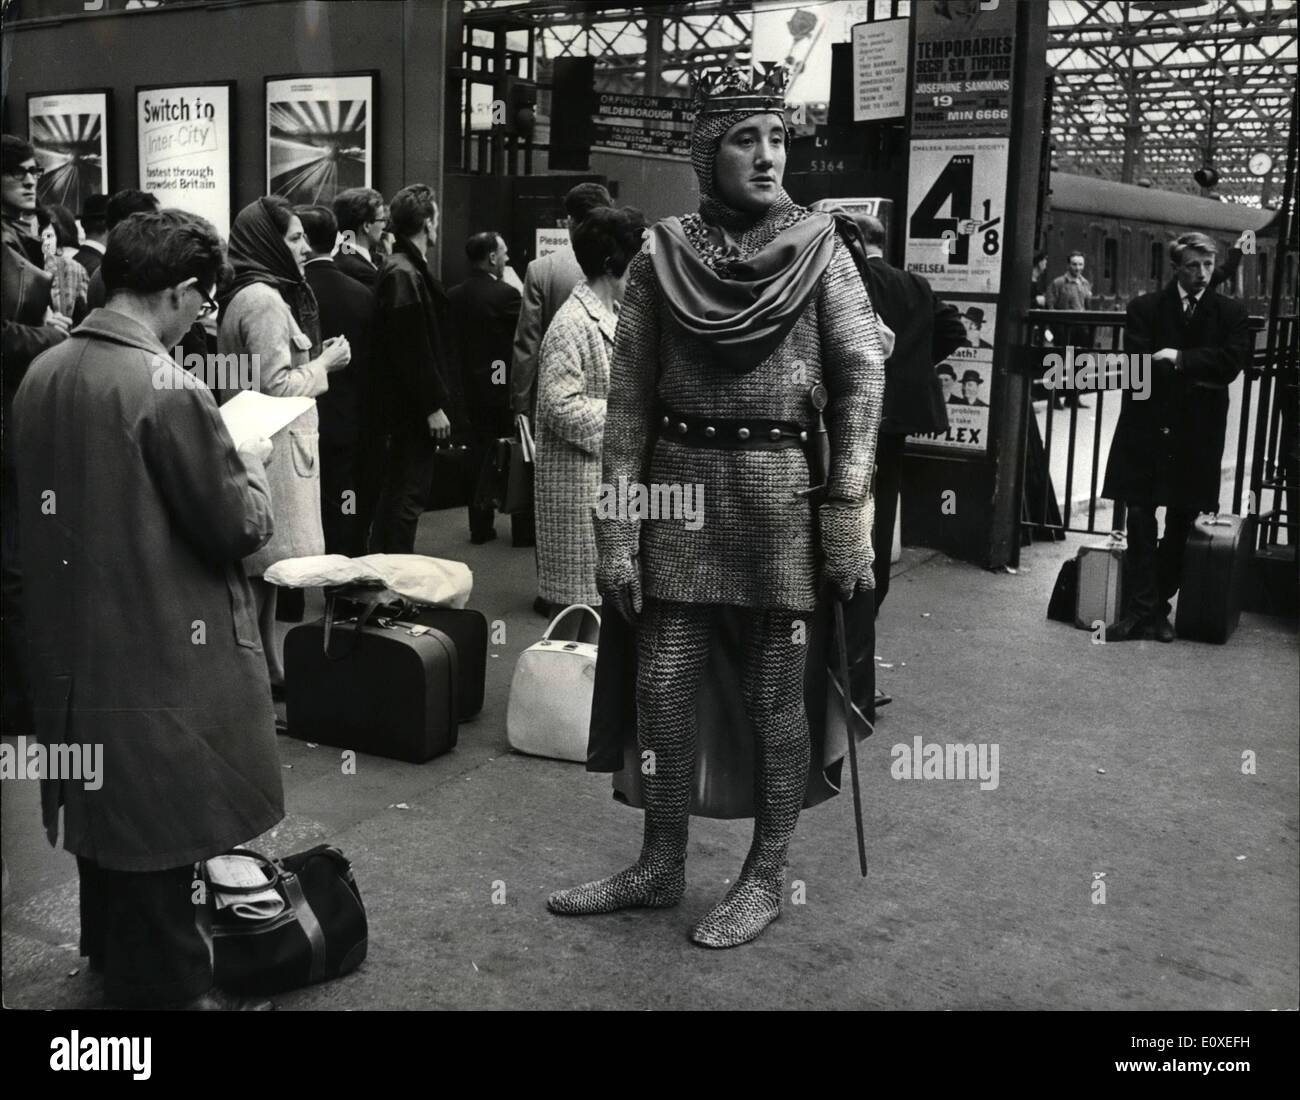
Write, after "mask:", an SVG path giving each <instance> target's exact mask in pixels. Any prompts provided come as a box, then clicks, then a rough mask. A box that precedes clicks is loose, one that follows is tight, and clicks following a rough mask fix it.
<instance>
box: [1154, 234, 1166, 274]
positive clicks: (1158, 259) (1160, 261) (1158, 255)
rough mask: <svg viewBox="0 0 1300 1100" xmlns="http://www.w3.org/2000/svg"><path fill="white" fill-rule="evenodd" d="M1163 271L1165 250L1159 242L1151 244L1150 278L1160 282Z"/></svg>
mask: <svg viewBox="0 0 1300 1100" xmlns="http://www.w3.org/2000/svg"><path fill="white" fill-rule="evenodd" d="M1164 270H1165V249H1164V245H1162V244H1161V243H1160V242H1159V241H1152V242H1151V278H1153V279H1154V280H1155V281H1156V282H1159V281H1160V278H1161V276H1162V275H1164Z"/></svg>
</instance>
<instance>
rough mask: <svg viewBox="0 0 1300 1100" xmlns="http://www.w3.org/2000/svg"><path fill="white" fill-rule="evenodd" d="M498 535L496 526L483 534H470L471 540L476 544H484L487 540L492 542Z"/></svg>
mask: <svg viewBox="0 0 1300 1100" xmlns="http://www.w3.org/2000/svg"><path fill="white" fill-rule="evenodd" d="M496 537H497V532H496V528H495V527H494V528H493V529H492V530H491V531H485V532H484V533H483V534H481V535H470V537H469V541H470V542H472V543H473V544H474V545H475V546H482V545H483V544H484V543H485V542H491V541H492V540H493V539H494V538H496Z"/></svg>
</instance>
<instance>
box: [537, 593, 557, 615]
mask: <svg viewBox="0 0 1300 1100" xmlns="http://www.w3.org/2000/svg"><path fill="white" fill-rule="evenodd" d="M533 610H534V611H536V612H537V614H539V615H540V616H541V617H542V618H543V619H550V618H553V617H554V616H552V615H551V605H550V604H549V603H547V602H546V601H545V600H544V599H542V597H541V596H538V597H537V599H535V600H534V601H533Z"/></svg>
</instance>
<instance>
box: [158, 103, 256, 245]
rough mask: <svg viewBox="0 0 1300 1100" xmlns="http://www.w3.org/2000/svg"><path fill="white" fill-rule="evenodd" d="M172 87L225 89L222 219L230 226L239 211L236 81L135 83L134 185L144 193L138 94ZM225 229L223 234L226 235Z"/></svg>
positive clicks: (227, 233)
mask: <svg viewBox="0 0 1300 1100" xmlns="http://www.w3.org/2000/svg"><path fill="white" fill-rule="evenodd" d="M173 88H225V89H226V111H227V113H228V115H229V117H228V118H227V120H226V131H227V132H226V177H227V179H228V180H229V183H230V190H229V195H230V202H229V207H230V208H229V209H228V210H227V211H226V219H227V222H228V223H229V224H230V225H233V224H234V222H235V211H236V210H237V209H238V208H239V200H238V199H237V198H236V196H235V165H236V164H238V163H239V161H238V159H237V158H236V155H235V154H236V152H237V146H238V143H239V127H238V126H237V125H236V121H237V119H238V118H239V111H238V105H237V103H236V101H235V100H236V96H237V94H238V93H237V88H238V82H237V81H234V80H184V81H171V82H167V83H163V84H137V85H136V86H135V103H134V105H133V106H134V112H135V149H136V153H135V155H136V161H137V164H136V183H138V184H139V185H140V189H141V190H144V165H143V164H142V163H139V159H140V93H141V92H165V91H169V90H171V89H173ZM229 232H230V231H229V229H227V231H226V235H227V236H228V235H229Z"/></svg>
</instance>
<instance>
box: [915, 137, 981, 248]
mask: <svg viewBox="0 0 1300 1100" xmlns="http://www.w3.org/2000/svg"><path fill="white" fill-rule="evenodd" d="M974 175H975V158H974V157H973V156H971V155H970V154H969V153H959V154H957V155H956V156H953V157H951V158H949V160H948V163H947V164H946V165H945V166H944V169H943V171H942V172H940V173H939V178H938V179H936V180H935V181H934V186H933V187H931V188H930V190H929V191H927V192H926V195H925V198H923V199H922V200H921V202H920V204H919V205H918V206H917V208H916V211H915V213H913V214H912V220H911V222H910V223H909V231H908V235H909V236H911V237H933V238H937V239H941V238H942V237H943V235H944V231H945V230H948V231H950V232H952V233H956V232H957V224H958V222H961V221H964V220H967V219H969V218H970V208H971V191H972V190H973V189H974ZM950 199H951V204H950V205H949V207H948V217H946V218H941V217H939V216H938V214H939V211H940V210H941V209H942V208H943V205H944V203H945V202H948V201H949V200H950ZM951 248H952V251H951V253H950V254H949V257H948V262H949V263H950V264H964V263H967V262H968V261H969V259H970V237H969V236H966V235H965V234H962V235H959V236H958V237H957V241H956V244H954V245H952V246H951Z"/></svg>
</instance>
